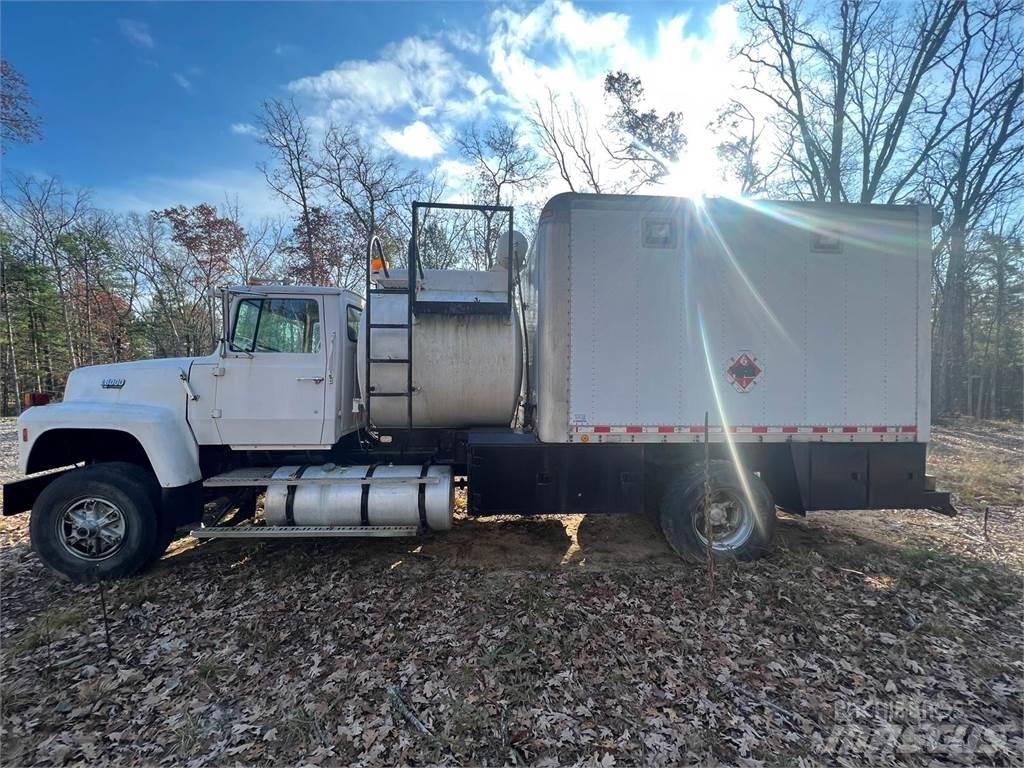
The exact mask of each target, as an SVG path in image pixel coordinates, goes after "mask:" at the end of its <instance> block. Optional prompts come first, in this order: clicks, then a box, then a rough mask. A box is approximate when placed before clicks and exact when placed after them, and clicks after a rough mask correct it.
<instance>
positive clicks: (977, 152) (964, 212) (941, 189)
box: [924, 0, 1024, 413]
mask: <svg viewBox="0 0 1024 768" xmlns="http://www.w3.org/2000/svg"><path fill="white" fill-rule="evenodd" d="M1021 13H1022V5H1021V4H1020V3H1019V2H1017V1H1016V0H1014V1H1008V0H991V2H989V3H987V4H986V5H984V6H975V7H973V8H971V9H970V10H969V9H967V8H964V9H963V10H962V13H961V34H962V36H963V40H964V46H965V50H966V51H967V52H968V58H967V63H966V66H962V67H959V68H958V69H957V70H956V71H955V73H954V74H955V76H956V78H957V81H958V85H959V89H960V94H959V97H958V99H957V100H956V102H955V103H954V104H953V105H952V106H951V108H950V109H951V111H952V112H953V114H954V116H955V123H954V125H955V127H954V129H953V130H952V131H951V133H950V136H949V137H948V138H947V139H946V140H945V141H944V142H943V144H942V145H941V146H940V147H939V149H938V150H937V151H936V152H933V153H932V154H931V155H930V156H929V161H928V163H927V165H926V169H925V176H926V177H925V180H924V185H925V187H926V190H927V194H928V195H929V196H930V199H931V201H932V203H933V205H935V207H936V208H938V209H939V210H942V211H943V212H944V214H945V217H944V223H943V229H942V234H941V237H940V239H939V242H938V243H937V246H936V254H937V255H939V256H940V258H945V269H944V270H943V272H942V273H941V274H940V275H938V278H939V279H938V280H937V282H938V284H939V288H940V296H939V299H940V309H939V313H938V324H937V338H936V344H935V347H936V350H935V351H936V354H935V363H936V368H935V374H936V375H935V381H934V386H935V406H936V408H937V409H938V411H939V412H943V413H948V412H956V411H959V410H961V409H962V408H963V405H964V400H963V393H964V387H963V382H964V381H965V379H964V375H965V361H966V351H965V334H964V327H965V322H966V320H967V299H968V269H969V263H968V245H969V241H970V238H971V233H972V231H973V230H975V229H976V228H977V227H978V224H979V223H980V222H981V221H982V220H983V218H984V217H986V216H987V215H988V214H990V212H991V211H992V210H993V207H994V206H995V205H997V204H999V203H1001V202H1005V201H1010V200H1015V199H1017V197H1018V196H1019V195H1020V194H1021V192H1022V191H1024V74H1022V71H1024V58H1022V49H1024V36H1022V31H1021V27H1020V18H1021Z"/></svg>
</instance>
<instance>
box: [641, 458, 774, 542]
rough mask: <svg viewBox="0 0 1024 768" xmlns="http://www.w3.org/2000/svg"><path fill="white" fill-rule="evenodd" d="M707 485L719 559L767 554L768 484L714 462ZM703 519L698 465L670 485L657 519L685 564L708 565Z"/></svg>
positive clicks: (771, 513) (769, 521)
mask: <svg viewBox="0 0 1024 768" xmlns="http://www.w3.org/2000/svg"><path fill="white" fill-rule="evenodd" d="M741 472H742V473H743V474H742V475H741V474H740V473H741ZM744 481H745V484H744ZM708 483H709V485H710V491H711V495H710V498H711V513H710V515H708V516H707V517H710V519H711V523H712V533H713V535H712V543H713V548H714V553H715V559H716V560H756V559H758V558H760V557H764V556H765V555H766V554H768V552H770V551H771V547H772V539H773V537H774V536H775V503H774V502H773V500H772V494H771V491H769V490H768V486H766V485H765V484H764V481H763V480H761V478H760V477H758V476H757V475H755V474H753V473H750V472H743V470H741V469H738V468H737V467H736V465H735V464H733V463H732V462H731V461H722V460H716V461H712V462H710V463H709V465H708ZM744 486H745V487H744ZM705 517H706V515H705V512H704V465H703V464H695V465H693V466H691V467H690V468H688V469H687V471H686V472H684V473H683V474H682V475H680V476H679V477H676V478H675V479H674V480H673V481H672V482H670V483H669V484H668V487H667V488H666V490H665V495H664V496H663V498H662V503H661V513H660V515H659V522H660V523H661V530H662V532H663V533H664V534H665V538H666V539H667V540H668V543H669V544H670V545H671V547H672V549H674V550H675V552H676V554H678V555H679V556H680V557H681V558H683V559H684V560H688V561H690V562H705V561H706V560H707V538H706V525H707V523H706V521H705Z"/></svg>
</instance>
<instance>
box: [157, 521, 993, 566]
mask: <svg viewBox="0 0 1024 768" xmlns="http://www.w3.org/2000/svg"><path fill="white" fill-rule="evenodd" d="M907 514H908V515H909V514H912V513H907ZM850 515H851V513H818V514H815V515H811V516H810V517H807V518H799V517H794V516H790V515H786V514H784V513H780V514H779V516H778V519H777V524H776V526H777V527H776V546H775V551H774V552H773V554H772V555H771V556H770V557H769V558H768V561H769V562H772V561H779V560H780V559H785V558H791V557H797V558H806V557H810V558H812V559H814V560H816V561H826V562H830V563H833V564H837V563H838V564H841V565H850V567H856V564H857V563H858V562H860V561H861V560H863V559H864V558H866V557H870V556H873V555H878V554H881V555H886V554H892V555H895V556H898V557H900V558H901V559H905V558H906V557H909V558H912V559H914V558H916V559H923V558H925V557H927V551H926V550H923V549H922V545H921V544H920V543H918V544H915V543H913V542H909V543H908V542H907V541H904V542H897V541H894V540H892V539H891V538H890V537H888V536H887V535H886V533H885V531H884V530H881V528H880V526H879V521H877V520H876V521H873V523H874V524H873V525H868V526H864V525H859V524H857V523H856V520H857V519H856V517H851V516H850ZM891 516H892V519H893V520H895V521H896V524H898V525H899V524H903V522H904V521H903V518H901V513H899V512H893V513H891ZM941 549H942V548H941V547H938V548H936V551H941ZM962 555H963V553H957V552H946V553H945V555H944V556H946V557H959V556H962ZM282 558H285V559H294V560H295V561H296V562H297V564H298V567H301V563H303V562H308V561H310V560H316V561H327V562H330V561H336V562H338V563H339V564H344V565H346V566H348V567H360V566H362V567H380V566H383V567H402V566H406V565H409V564H410V563H414V562H421V563H430V564H433V565H436V566H443V567H457V568H483V569H488V570H495V569H497V570H501V569H511V570H529V569H550V568H583V569H595V570H604V569H615V568H629V567H638V566H646V565H670V566H681V565H682V561H680V559H679V558H678V557H677V556H676V555H675V553H674V552H673V551H672V550H671V548H670V547H669V546H668V544H667V543H666V541H665V539H664V537H663V536H662V534H661V531H660V529H659V528H658V526H657V525H656V524H655V523H654V522H653V521H651V520H650V519H648V518H647V517H645V516H640V515H625V514H624V515H564V516H536V517H493V518H470V517H466V516H465V515H459V516H457V517H456V519H455V524H454V527H453V528H452V529H451V530H450V531H443V532H436V533H429V534H426V535H424V536H421V537H416V538H408V539H374V538H366V539H296V540H284V539H270V540H264V541H239V540H210V541H205V542H202V543H199V542H197V541H196V540H195V539H192V538H191V537H185V538H183V539H180V540H179V541H177V542H175V543H174V544H173V545H172V547H171V549H170V550H169V551H168V553H167V554H166V555H165V556H164V558H163V560H162V561H161V562H160V563H159V564H157V566H156V570H157V571H165V570H169V569H176V568H179V567H183V566H185V565H186V564H187V563H191V562H193V561H200V562H202V561H206V560H207V559H215V560H218V561H222V560H227V561H232V562H241V561H250V562H257V563H259V562H264V561H266V562H267V563H268V564H269V563H270V562H271V561H273V560H279V559H282ZM971 559H973V558H970V557H969V556H968V557H967V560H968V561H970V560H971Z"/></svg>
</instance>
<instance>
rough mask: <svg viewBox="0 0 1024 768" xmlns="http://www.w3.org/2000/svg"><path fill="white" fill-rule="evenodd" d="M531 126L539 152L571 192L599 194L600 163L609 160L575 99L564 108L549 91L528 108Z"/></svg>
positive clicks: (572, 98)
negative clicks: (594, 145) (597, 145)
mask: <svg viewBox="0 0 1024 768" xmlns="http://www.w3.org/2000/svg"><path fill="white" fill-rule="evenodd" d="M530 125H531V126H532V127H533V130H534V134H535V135H536V137H537V140H538V142H539V143H540V148H541V151H542V152H543V153H544V154H545V155H547V157H548V159H549V160H550V161H551V163H552V164H553V165H554V167H555V168H556V169H557V170H558V175H559V176H561V178H562V180H563V181H564V182H565V183H566V185H567V186H568V187H569V191H570V192H597V193H600V192H601V191H602V184H601V178H600V177H601V167H600V166H601V163H602V161H604V162H607V161H608V160H609V159H610V157H609V155H608V152H607V150H606V149H605V148H604V146H601V148H600V150H599V151H597V152H595V150H594V148H593V146H592V145H593V144H594V143H598V144H600V140H599V139H598V138H597V136H596V134H595V132H594V131H593V129H592V128H591V125H590V121H589V120H588V118H587V114H586V111H585V110H584V108H583V105H582V104H580V102H579V99H577V98H576V97H575V96H573V97H571V98H570V99H569V105H568V106H567V107H565V108H563V107H561V106H560V105H559V98H558V97H557V96H556V95H555V93H554V91H552V90H551V89H550V88H549V89H548V92H547V99H546V100H545V101H544V102H541V101H540V100H535V101H534V102H533V105H532V107H531V109H530Z"/></svg>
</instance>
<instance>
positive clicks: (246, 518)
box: [3, 194, 954, 580]
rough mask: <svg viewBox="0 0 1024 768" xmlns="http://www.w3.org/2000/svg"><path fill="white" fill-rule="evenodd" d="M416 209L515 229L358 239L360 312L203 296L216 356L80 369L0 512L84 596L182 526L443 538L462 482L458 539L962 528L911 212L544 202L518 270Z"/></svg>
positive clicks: (32, 440) (603, 200)
mask: <svg viewBox="0 0 1024 768" xmlns="http://www.w3.org/2000/svg"><path fill="white" fill-rule="evenodd" d="M437 208H441V209H445V208H456V209H469V210H471V211H480V212H483V213H485V214H487V215H488V216H495V215H503V216H507V220H508V229H507V231H505V232H504V233H503V234H502V237H501V248H500V249H499V253H498V258H497V259H496V264H495V266H494V267H493V268H491V269H490V270H487V271H472V270H457V269H444V270H432V269H424V268H423V266H422V265H423V263H425V262H427V263H429V259H428V258H427V256H428V254H426V253H423V252H421V248H422V247H423V246H422V244H421V243H419V242H418V241H417V238H415V237H414V239H413V242H411V243H410V247H409V255H408V265H407V267H403V268H402V269H401V270H397V269H396V270H395V271H392V270H391V269H390V267H389V264H388V262H387V260H386V259H385V258H384V255H383V254H382V253H381V249H380V243H379V241H378V240H376V238H374V239H373V240H371V243H370V244H369V246H368V249H367V264H366V298H365V301H364V298H363V297H360V296H358V295H357V294H355V293H352V292H350V291H345V290H340V289H337V288H327V287H311V286H285V285H282V286H259V287H253V286H247V287H235V288H227V289H224V291H223V294H222V296H223V317H224V333H223V339H222V340H221V342H220V343H219V345H218V347H217V349H216V351H215V352H214V353H213V354H211V355H209V356H207V357H199V358H188V359H172V360H147V361H139V362H132V363H121V364H115V365H103V366H95V367H89V368H82V369H78V370H76V371H74V372H73V373H72V374H71V376H70V377H69V379H68V382H67V387H66V390H65V393H64V398H63V402H61V403H58V404H53V405H46V406H37V407H33V408H30V409H28V410H26V411H25V412H24V413H23V414H22V416H21V418H20V419H19V422H18V432H19V440H20V443H19V446H20V468H21V470H22V472H24V473H25V474H27V475H30V477H28V478H26V479H23V480H19V481H16V482H13V483H9V484H7V485H5V486H4V510H3V511H4V514H5V515H10V514H17V513H21V512H25V511H28V510H31V523H30V528H31V539H32V544H33V547H34V548H35V551H36V552H37V553H38V554H39V556H40V557H41V558H42V559H43V560H44V561H45V562H46V563H47V564H48V565H49V566H51V567H52V568H54V569H55V570H57V571H58V572H60V573H61V574H64V575H65V576H67V577H69V578H71V579H75V580H84V579H94V578H105V577H118V576H125V575H129V574H133V573H136V572H138V571H139V570H141V569H143V568H144V567H146V566H147V565H148V564H149V563H151V562H153V561H154V560H155V559H157V558H159V557H160V555H161V554H162V553H163V551H164V550H165V549H166V547H167V546H168V543H169V542H170V540H171V538H172V536H173V534H174V531H175V530H176V529H178V528H180V527H184V526H196V528H195V530H193V532H192V533H193V535H196V536H198V537H201V538H213V537H221V538H229V537H230V538H257V537H313V536H416V535H420V534H422V533H424V532H426V531H438V530H445V529H447V528H450V527H451V526H452V518H453V507H454V487H455V485H456V484H457V483H461V482H465V483H466V484H467V485H468V504H467V506H468V510H467V511H468V514H470V515H495V514H523V515H530V514H544V513H547V514H551V513H580V512H588V513H590V512H607V513H639V512H641V511H643V510H645V509H646V510H648V511H649V512H653V514H655V515H656V516H657V519H658V521H659V522H660V526H661V528H662V530H663V532H664V534H665V536H666V537H667V539H668V541H669V543H670V544H671V545H672V547H673V548H674V549H675V550H676V551H677V552H678V553H679V554H680V555H681V556H682V557H684V558H690V559H702V558H704V557H705V556H706V554H705V552H706V548H707V547H708V546H709V544H710V546H711V548H712V550H713V552H714V553H715V554H716V556H718V557H721V558H741V559H750V558H755V557H759V556H761V555H763V554H765V553H766V552H767V551H768V550H769V548H770V546H771V540H772V534H773V530H774V522H775V512H776V507H777V506H778V507H781V508H783V509H785V510H787V511H789V512H793V513H797V514H804V513H806V512H808V511H811V510H820V509H851V510H853V509H890V508H929V509H933V510H935V511H939V512H944V513H948V514H952V513H953V512H954V510H953V508H952V506H951V504H950V501H949V496H948V494H944V493H939V492H937V491H935V489H934V484H933V483H932V482H931V478H928V477H926V474H925V455H926V449H927V443H928V436H929V391H930V388H929V372H930V362H929V355H930V351H929V350H930V347H929V342H930V333H929V314H930V313H929V299H930V295H929V294H930V275H931V258H930V248H931V237H930V230H931V227H932V213H931V210H930V209H929V208H927V207H925V206H907V207H904V206H876V205H871V206H868V205H845V204H834V205H833V204H806V203H788V202H787V203H762V202H757V203H754V202H742V201H734V200H716V199H712V200H704V201H691V200H685V199H679V198H668V197H641V196H617V195H582V194H565V195H559V196H557V197H555V198H553V199H552V200H550V201H549V202H548V203H547V205H546V206H545V207H544V209H543V211H542V213H541V214H540V218H539V224H538V227H537V232H536V235H535V237H534V239H533V242H532V244H530V245H529V247H527V243H526V240H525V238H523V237H522V236H521V235H519V234H517V233H515V232H514V230H513V228H512V223H513V222H512V210H511V208H503V207H494V206H491V207H488V206H459V205H445V204H426V203H414V204H413V209H412V219H413V230H412V231H413V232H421V229H422V226H421V225H422V222H423V221H424V218H423V217H424V214H425V213H426V212H428V211H430V210H431V209H437ZM708 414H710V416H708ZM705 443H706V445H705ZM705 451H707V452H708V454H709V456H710V460H709V461H707V462H706V461H705ZM69 467H70V468H69ZM705 468H706V471H707V474H708V480H709V488H708V491H709V492H706V490H705ZM260 494H263V499H264V501H263V504H262V507H261V509H262V513H261V514H260V513H259V512H258V505H257V498H258V496H259V495H260ZM211 503H214V504H216V505H217V506H216V507H215V512H216V513H217V514H218V515H219V516H220V518H221V519H220V522H218V523H214V524H211V525H205V526H204V525H202V524H201V521H202V520H203V515H204V509H206V510H207V515H208V516H209V515H210V508H209V505H210V504H211ZM224 513H226V514H228V515H230V517H227V518H226V519H225V514H224Z"/></svg>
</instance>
